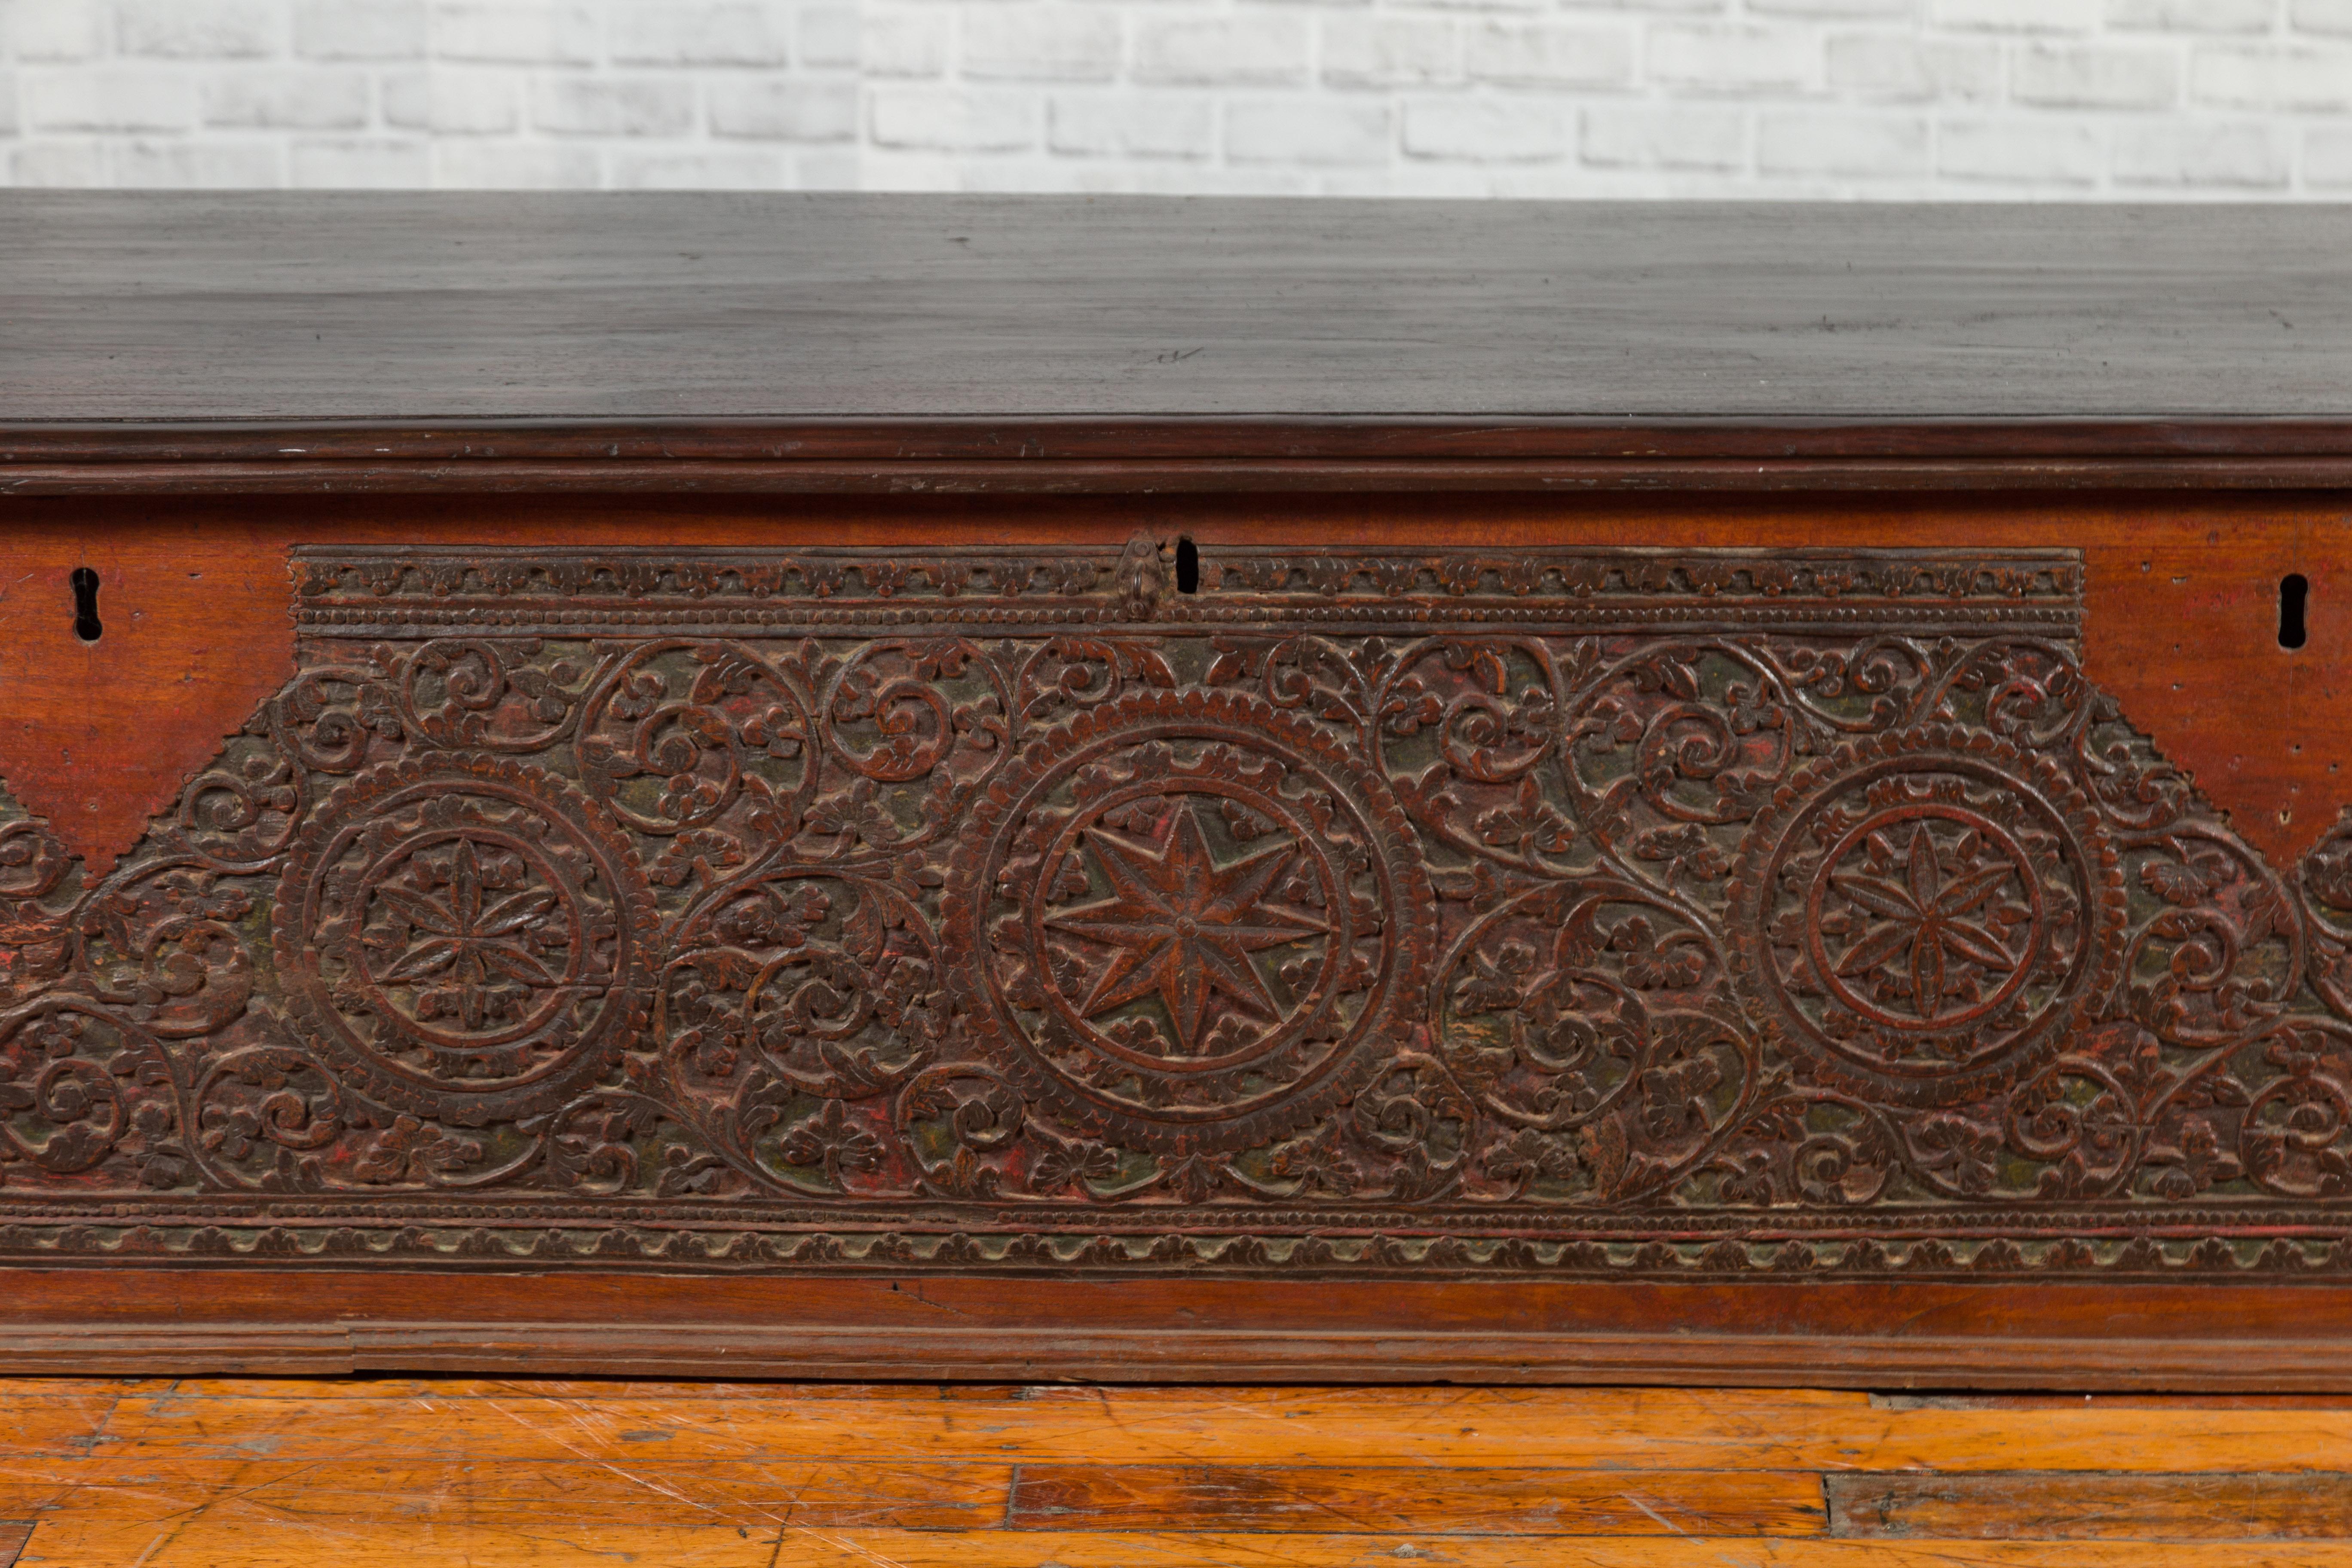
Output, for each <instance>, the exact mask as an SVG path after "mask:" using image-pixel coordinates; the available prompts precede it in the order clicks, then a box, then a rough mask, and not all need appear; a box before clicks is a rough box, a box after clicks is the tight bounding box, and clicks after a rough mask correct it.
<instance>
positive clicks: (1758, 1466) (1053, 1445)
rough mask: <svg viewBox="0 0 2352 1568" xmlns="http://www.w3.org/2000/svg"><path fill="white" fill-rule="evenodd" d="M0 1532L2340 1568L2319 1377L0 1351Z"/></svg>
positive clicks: (536, 1544)
mask: <svg viewBox="0 0 2352 1568" xmlns="http://www.w3.org/2000/svg"><path fill="white" fill-rule="evenodd" d="M0 1520H5V1521H13V1522H10V1523H0V1564H5V1563H7V1562H8V1561H9V1559H10V1557H11V1556H12V1554H16V1553H19V1552H21V1555H20V1556H17V1557H16V1561H18V1562H20V1563H26V1564H33V1563H39V1564H45V1565H58V1564H64V1565H70V1568H199V1565H201V1568H264V1565H268V1568H278V1565H286V1568H294V1565H297V1564H299V1565H303V1568H312V1565H319V1564H324V1565H327V1568H366V1565H372V1564H378V1563H383V1564H390V1563H399V1564H401V1565H403V1568H434V1565H439V1564H502V1563H530V1564H556V1563H562V1564H574V1563H577V1564H583V1565H584V1564H591V1563H593V1564H600V1565H602V1564H614V1563H646V1564H656V1565H667V1564H710V1565H714V1568H716V1565H720V1564H724V1565H727V1568H735V1565H737V1564H740V1565H743V1568H780V1565H784V1564H797V1563H825V1564H836V1563H837V1564H842V1565H844V1568H852V1565H855V1568H949V1565H950V1564H951V1565H953V1568H1049V1565H1058V1568H1130V1565H1134V1568H1145V1565H1149V1568H1174V1565H1178V1564H1195V1563H1199V1564H1235V1565H1241V1564H1248V1565H1251V1568H1325V1565H1334V1568H1336V1565H1339V1564H1347V1565H1350V1568H1370V1565H1373V1564H1380V1565H1382V1568H1396V1565H1397V1564H1399V1563H1412V1564H1414V1565H1415V1568H1428V1565H1437V1564H1454V1565H1460V1568H1517V1565H1520V1564H1555V1563H1557V1564H1570V1565H1573V1564H1586V1563H1591V1564H1602V1563H1606V1564H1612V1565H1616V1564H1622V1565H1627V1568H1727V1565H1728V1568H1748V1565H1763V1564H1772V1565H1778V1568H1931V1565H1932V1568H1953V1565H1956V1564H1990V1565H2002V1568H2025V1565H2028V1564H2049V1565H2058V1564H2083V1565H2091V1564H2099V1565H2108V1564H2120V1563H2162V1564H2167V1565H2178V1568H2225V1565H2226V1568H2254V1565H2257V1564H2271V1563H2279V1564H2284V1563H2312V1564H2319V1563H2325V1564H2330V1565H2341V1568H2352V1399H2319V1398H2302V1397H2277V1398H2260V1397H2215V1398H2209V1399H2156V1398H2148V1397H2144V1396H2117V1397H2113V1398H2093V1399H2085V1398H2082V1397H2079V1396H2073V1397H2055V1396H2053V1397H2024V1398H2018V1397H2004V1398H1950V1399H1936V1398H1918V1397H1913V1396H1903V1397H1886V1396H1877V1395H1871V1394H1831V1393H1764V1392H1749V1391H1742V1390H1695V1391H1694V1390H1648V1389H1617V1390H1607V1389H1604V1390H1531V1389H1459V1388H1423V1389H1393V1388H1391V1389H1360V1390H1331V1389H1265V1388H1257V1389H1251V1388H1172V1389H1102V1388H1076V1387H1059V1386H1057V1387H1034V1388H937V1387H908V1386H895V1387H848V1386H838V1385H824V1386H806V1385H800V1386H795V1385H778V1384H766V1385H729V1384H628V1383H604V1384H597V1383H511V1382H483V1381H454V1380H452V1381H425V1380H416V1379H394V1378H386V1379H378V1380H349V1381H339V1382H338V1381H320V1382H266V1381H252V1380H247V1381H232V1380H220V1381H199V1380H182V1381H176V1382H175V1381H170V1380H143V1381H125V1382H115V1383H108V1382H94V1381H92V1382H68V1381H59V1380H42V1379H22V1380H17V1381H15V1382H0Z"/></svg>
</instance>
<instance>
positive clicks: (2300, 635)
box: [2278, 572, 2311, 648]
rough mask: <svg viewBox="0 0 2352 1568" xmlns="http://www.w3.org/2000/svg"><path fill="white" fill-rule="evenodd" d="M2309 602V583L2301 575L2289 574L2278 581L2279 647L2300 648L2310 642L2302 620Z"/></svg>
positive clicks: (2308, 630) (2297, 573)
mask: <svg viewBox="0 0 2352 1568" xmlns="http://www.w3.org/2000/svg"><path fill="white" fill-rule="evenodd" d="M2310 601H2311V583H2310V580H2309V579H2308V578H2306V577H2305V576H2304V574H2302V573H2300V572H2290V573H2288V574H2286V575H2285V576H2284V577H2282V578H2280V579H2279V633H2278V637H2279V647H2286V648H2295V647H2302V646H2303V645H2304V644H2305V643H2306V642H2309V641H2310V640H2311V631H2310V628H2309V627H2307V626H2305V625H2304V619H2303V616H2304V610H2305V607H2306V606H2307V605H2309V604H2310Z"/></svg>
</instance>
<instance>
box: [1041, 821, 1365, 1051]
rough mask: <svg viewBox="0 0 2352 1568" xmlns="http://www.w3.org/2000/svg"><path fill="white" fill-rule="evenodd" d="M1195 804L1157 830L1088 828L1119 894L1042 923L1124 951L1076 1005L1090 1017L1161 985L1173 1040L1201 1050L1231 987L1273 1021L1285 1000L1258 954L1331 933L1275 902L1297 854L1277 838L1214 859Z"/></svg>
mask: <svg viewBox="0 0 2352 1568" xmlns="http://www.w3.org/2000/svg"><path fill="white" fill-rule="evenodd" d="M1195 809H1196V808H1195V807H1194V806H1193V805H1192V804H1191V803H1190V802H1180V803H1179V804H1178V805H1177V806H1176V807H1175V809H1174V810H1173V811H1171V812H1170V813H1169V818H1170V820H1169V823H1168V826H1166V828H1165V829H1164V830H1163V832H1162V833H1161V836H1160V839H1159V840H1158V841H1157V842H1156V843H1155V842H1153V841H1150V840H1148V839H1143V838H1139V837H1135V836H1133V835H1131V834H1127V833H1121V832H1118V831H1115V830H1113V829H1111V828H1107V827H1089V828H1087V830H1086V837H1087V842H1088V843H1089V844H1091V845H1092V846H1093V847H1094V850H1095V857H1096V860H1097V863H1098V864H1099V865H1100V866H1101V867H1102V868H1103V874H1104V875H1105V876H1106V877H1108V879H1110V885H1111V896H1110V897H1109V898H1108V899H1100V900H1096V901H1095V902H1093V903H1089V904H1081V905H1078V906H1076V907H1075V908H1072V909H1066V910H1059V911H1057V912H1056V913H1055V914H1052V915H1049V916H1047V917H1046V921H1045V923H1046V924H1048V925H1050V926H1054V927H1055V928H1056V929H1058V930H1062V931H1069V932H1072V933H1073V934H1075V935H1077V936H1081V937H1084V938H1086V939H1087V941H1089V942H1100V943H1102V944H1104V945H1105V946H1108V947H1110V948H1114V949H1116V950H1117V952H1116V953H1115V955H1114V956H1113V957H1112V959H1111V962H1110V966H1109V967H1108V969H1106V970H1104V971H1103V973H1102V975H1101V977H1100V978H1099V979H1097V981H1096V982H1095V984H1094V989H1093V990H1092V991H1091V992H1090V993H1089V994H1087V999H1086V1001H1085V1002H1083V1003H1082V1004H1080V1005H1079V1008H1078V1010H1079V1012H1080V1013H1082V1014H1084V1015H1085V1016H1087V1017H1089V1018H1091V1017H1094V1016H1097V1015H1099V1014H1103V1013H1108V1012H1109V1011H1110V1010H1111V1009H1112V1008H1114V1007H1118V1006H1122V1005H1125V1004H1127V1003H1129V1002H1132V1001H1134V1000H1135V999H1136V998H1137V997H1139V996H1144V995H1148V994H1150V993H1152V992H1154V991H1157V992H1158V993H1159V994H1160V1000H1161V1001H1162V1002H1164V1003H1165V1004H1166V1005H1167V1008H1168V1016H1169V1021H1170V1022H1171V1024H1172V1025H1173V1026H1174V1027H1175V1030H1176V1047H1177V1049H1178V1050H1179V1051H1181V1052H1182V1053H1183V1054H1184V1055H1186V1056H1196V1055H1198V1054H1199V1050H1200V1044H1199V1043H1200V1039H1201V1025H1202V1019H1203V1017H1204V1016H1205V1015H1206V1014H1207V1012H1208V1010H1209V1004H1210V1000H1211V998H1212V996H1213V995H1214V994H1220V993H1221V994H1223V995H1224V996H1226V997H1228V998H1230V999H1231V1000H1232V1002H1233V1003H1234V1004H1235V1005H1239V1006H1240V1007H1242V1008H1243V1009H1244V1010H1245V1011H1248V1012H1252V1013H1255V1014H1257V1015H1259V1016H1262V1017H1265V1018H1267V1019H1269V1020H1271V1019H1276V1018H1279V1017H1280V1016H1282V1008H1281V1005H1280V1004H1279V1003H1277V1002H1276V1000H1275V998H1274V995H1273V993H1272V992H1271V991H1269V990H1268V989H1267V987H1266V984H1265V977H1264V976H1263V975H1261V974H1260V973H1258V969H1257V964H1256V963H1255V961H1254V960H1253V959H1252V958H1251V957H1250V955H1251V954H1252V953H1254V952H1264V951H1265V949H1267V948H1272V947H1284V946H1287V945H1288V944H1290V943H1291V942H1298V941H1300V940H1302V939H1304V938H1307V937H1311V936H1313V935H1315V934H1317V933H1318V932H1328V931H1329V930H1330V929H1331V927H1330V923H1329V922H1328V921H1326V920H1324V919H1323V918H1322V917H1321V916H1319V915H1317V914H1314V913H1312V912H1310V911H1308V910H1301V909H1297V908H1294V907H1292V906H1291V905H1288V904H1285V903H1280V902H1277V901H1276V900H1271V899H1269V898H1268V897H1267V896H1266V895H1267V891H1268V889H1271V888H1273V887H1274V886H1275V884H1276V883H1277V882H1278V881H1279V880H1280V879H1281V878H1282V874H1283V872H1284V871H1285V870H1286V868H1288V867H1289V865H1290V862H1291V860H1292V859H1293V858H1294V857H1295V856H1296V855H1297V849H1296V847H1292V846H1289V845H1276V846H1274V847H1269V848H1265V849H1260V850H1258V851H1256V852H1255V854H1250V855H1244V856H1243V857H1242V858H1239V859H1237V860H1234V861H1233V862H1232V863H1230V864H1228V865H1223V866H1221V865H1219V864H1217V862H1216V860H1215V858H1213V856H1212V855H1211V854H1210V852H1209V845H1208V840H1207V838H1206V837H1203V836H1202V832H1201V824H1200V820H1199V818H1198V817H1197V816H1195V815H1194V812H1195Z"/></svg>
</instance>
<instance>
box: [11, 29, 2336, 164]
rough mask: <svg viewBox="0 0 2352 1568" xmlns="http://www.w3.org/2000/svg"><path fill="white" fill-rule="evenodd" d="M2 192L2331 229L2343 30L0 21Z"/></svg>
mask: <svg viewBox="0 0 2352 1568" xmlns="http://www.w3.org/2000/svg"><path fill="white" fill-rule="evenodd" d="M0 184H20V185H40V184H51V185H307V186H341V185H350V186H446V187H467V186H472V187H489V188H498V187H512V188H536V187H600V186H601V187H610V188H622V187H632V186H642V187H649V188H652V187H658V188H677V189H691V188H698V187H700V188H728V189H762V188H768V189H811V188H827V187H831V188H868V189H902V190H908V189H968V190H1063V191H1154V192H1238V193H1252V194H1255V193H1298V194H1318V193H1332V194H1349V195H1383V194H1385V195H1466V196H1666V197H1674V196H1760V197H1769V196H1832V197H1864V198H1869V197H1884V198H1921V197H1927V198H1954V199H1992V198H2025V199H2055V200H2091V199H2103V198H2128V199H2142V200H2145V199H2151V198H2183V199H2194V198H2198V197H2208V198H2210V197H2226V198H2231V199H2274V198H2296V197H2304V198H2310V199H2322V200H2352V0H0Z"/></svg>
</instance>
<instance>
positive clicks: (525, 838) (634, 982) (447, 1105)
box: [275, 753, 652, 1125]
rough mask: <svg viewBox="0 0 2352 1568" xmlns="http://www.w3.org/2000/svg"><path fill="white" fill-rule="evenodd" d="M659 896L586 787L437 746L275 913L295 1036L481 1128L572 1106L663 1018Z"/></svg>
mask: <svg viewBox="0 0 2352 1568" xmlns="http://www.w3.org/2000/svg"><path fill="white" fill-rule="evenodd" d="M651 912H652V899H651V896H650V894H649V893H648V891H647V889H646V882H645V879H644V877H643V875H642V874H641V873H640V872H639V870H638V869H637V867H636V864H635V860H634V859H633V858H631V855H630V852H629V848H628V846H627V843H626V841H625V839H623V838H622V837H621V836H620V834H619V833H618V832H617V830H615V829H614V826H612V824H611V822H610V820H609V819H608V818H607V817H606V816H604V812H603V811H602V809H601V808H600V807H598V806H597V805H595V804H594V803H593V802H592V801H590V800H589V799H588V798H587V797H586V796H585V795H583V794H582V793H581V792H580V791H579V789H577V788H576V787H575V786H573V785H572V784H568V783H566V782H565V781H563V780H562V779H560V778H557V777H555V776H554V775H552V774H551V773H546V772H543V771H541V769H538V768H533V767H530V766H526V765H522V764H520V763H511V762H505V761H501V760H499V759H496V758H488V757H482V756H478V755H471V754H465V753H459V754H454V755H453V754H446V753H445V754H439V755H431V756H426V757H423V758H418V759H415V760H413V761H410V762H406V763H400V764H397V765H395V766H390V767H380V768H376V769H374V770H373V771H371V772H369V773H363V774H362V775H361V776H360V777H358V778H357V779H354V780H353V781H352V783H351V784H348V785H346V786H345V787H344V788H342V789H341V790H339V791H337V792H336V793H335V794H334V795H332V796H331V797H330V798H329V799H328V800H327V801H326V802H325V804H324V805H323V806H322V807H321V809H320V812H319V814H318V815H317V816H315V817H314V818H313V819H312V821H311V823H310V828H309V830H308V831H307V832H305V833H304V834H303V835H302V836H301V837H300V838H299V840H298V841H297V842H296V844H295V846H294V848H293V853H292V855H291V857H290V858H289V862H288V865H287V868H286V871H285V874H284V876H283V879H281V882H280V885H279V894H278V901H277V906H276V919H275V938H276V955H277V968H278V977H279V981H280V984H282V985H283V987H284V991H285V995H286V999H287V1001H288V1003H289V1015H290V1017H291V1021H292V1022H293V1023H294V1025H295V1026H296V1027H297V1029H298V1030H299V1032H300V1034H301V1035H302V1036H303V1037H305V1038H306V1039H307V1040H308V1042H309V1043H310V1045H312V1046H314V1047H317V1048H318V1049H319V1050H320V1052H321V1053H323V1054H324V1055H325V1056H326V1057H327V1058H329V1059H330V1060H331V1061H332V1062H334V1063H335V1064H336V1065H337V1066H338V1067H339V1068H341V1069H342V1070H343V1071H346V1072H348V1073H349V1074H351V1075H352V1077H353V1078H354V1079H357V1080H358V1081H359V1082H361V1083H362V1084H363V1085H364V1086H365V1088H366V1089H367V1091H368V1092H369V1093H371V1094H373V1095H374V1096H376V1097H377V1098H379V1099H380V1100H383V1102H384V1103H385V1104H387V1105H390V1106H393V1107H394V1108H396V1109H398V1110H405V1111H410V1112H413V1113H415V1114H417V1115H423V1116H431V1117H435V1118H438V1119H442V1120H446V1121H453V1122H457V1123H459V1124H464V1125H480V1124H482V1123H484V1122H487V1121H492V1120H494V1119H502V1118H509V1117H516V1116H524V1115H529V1114H530V1113H532V1112H534V1111H539V1110H549V1109H551V1108H553V1107H555V1106H557V1105H560V1104H562V1102H563V1101H564V1100H566V1099H567V1098H569V1097H570V1096H571V1095H572V1093H574V1092H575V1091H576V1089H578V1088H579V1086H581V1085H583V1084H585V1083H590V1082H593V1081H594V1080H595V1079H597V1078H598V1077H599V1076H601V1075H602V1074H603V1073H604V1071H605V1070H606V1068H609V1067H610V1066H611V1064H612V1061H613V1059H614V1056H615V1054H616V1053H617V1052H618V1051H619V1050H620V1049H621V1048H622V1047H624V1046H625V1045H627V1044H628V1043H630V1041H631V1040H632V1039H633V1037H635V1034H636V1032H637V1031H638V1030H639V1029H640V1028H641V1027H642V1026H643V1025H644V1023H645V1017H646V990H647V986H646V973H647V970H648V962H647V951H646V950H647V946H648V935H647V931H648V928H649V926H650V923H651Z"/></svg>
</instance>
